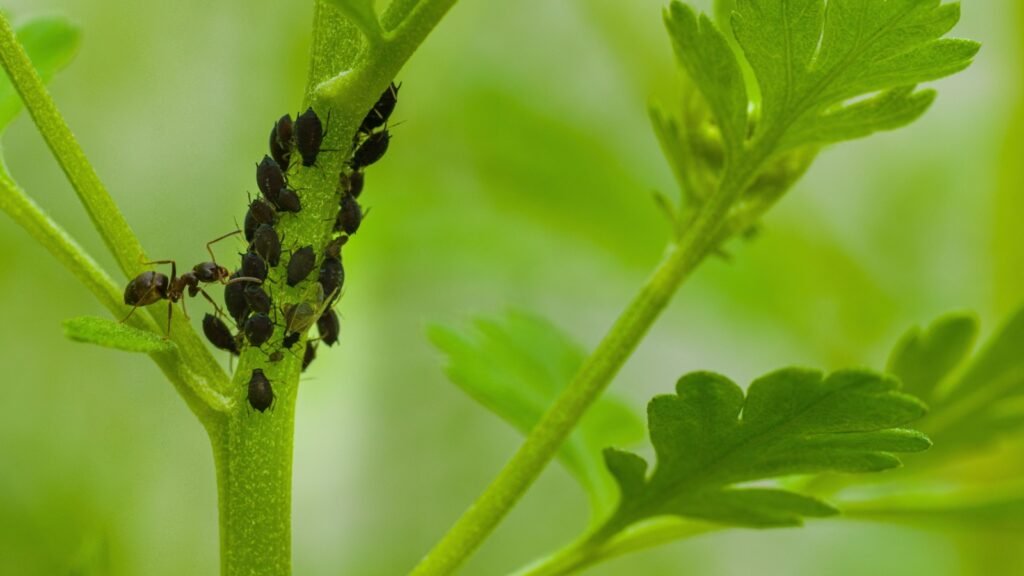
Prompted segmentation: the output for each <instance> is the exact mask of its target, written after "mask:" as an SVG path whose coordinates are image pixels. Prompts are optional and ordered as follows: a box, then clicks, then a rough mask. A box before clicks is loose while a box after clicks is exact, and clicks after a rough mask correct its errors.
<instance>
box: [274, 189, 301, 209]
mask: <svg viewBox="0 0 1024 576" xmlns="http://www.w3.org/2000/svg"><path fill="white" fill-rule="evenodd" d="M277 209H278V210H280V211H281V212H298V211H299V210H302V203H301V202H299V194H298V193H297V192H296V191H295V190H292V189H291V188H281V190H280V192H279V193H278V195H277Z"/></svg>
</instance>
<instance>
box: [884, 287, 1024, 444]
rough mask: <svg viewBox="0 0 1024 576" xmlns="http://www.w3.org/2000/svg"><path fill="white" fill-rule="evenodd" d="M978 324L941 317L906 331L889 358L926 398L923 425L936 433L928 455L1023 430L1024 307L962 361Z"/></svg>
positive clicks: (893, 365) (962, 317)
mask: <svg viewBox="0 0 1024 576" xmlns="http://www.w3.org/2000/svg"><path fill="white" fill-rule="evenodd" d="M976 330H977V328H976V326H975V323H974V321H973V320H971V319H970V317H967V316H963V315H961V316H949V317H947V318H944V319H940V320H938V321H936V323H935V324H933V325H932V327H931V328H929V330H928V331H927V332H926V333H924V334H919V333H917V332H916V331H911V332H910V333H909V334H908V335H906V336H904V338H903V340H901V341H900V344H898V345H897V347H896V350H895V351H894V352H893V355H892V359H891V360H890V369H891V370H893V371H894V373H895V374H896V375H898V376H899V377H901V378H905V379H907V381H908V382H910V385H911V386H913V387H915V388H916V390H917V391H918V392H919V393H921V394H923V395H924V397H926V398H929V399H930V404H931V405H932V408H933V410H932V413H931V414H929V415H928V418H926V419H925V420H924V421H923V422H922V423H921V426H922V429H924V430H926V431H927V432H928V433H929V434H930V435H932V436H933V438H934V439H935V443H936V450H935V453H934V454H931V455H929V457H930V458H932V459H940V458H941V457H944V456H947V455H950V454H954V453H956V452H957V451H962V450H965V449H979V448H982V447H984V446H985V445H986V444H990V443H992V442H993V441H994V440H997V439H999V438H1001V437H1003V436H1005V435H1007V434H1011V433H1015V432H1020V431H1021V430H1024V307H1022V308H1021V309H1019V310H1017V312H1015V313H1014V314H1013V315H1011V316H1010V318H1009V319H1008V320H1007V322H1006V323H1005V324H1004V325H1003V327H1002V328H1001V329H1000V330H999V331H998V332H997V333H996V334H995V335H993V336H992V337H991V338H990V339H989V341H988V342H987V343H986V344H985V346H984V347H983V348H982V349H981V351H980V352H978V353H977V354H976V355H975V356H974V357H973V358H971V359H970V360H969V361H968V362H966V363H965V362H964V358H965V357H966V356H967V355H968V353H969V352H970V349H971V344H972V343H973V341H974V334H975V332H976ZM961 364H965V365H964V366H963V367H962V368H959V369H957V368H958V367H959V366H960V365H961ZM954 369H957V370H956V371H955V372H954ZM943 380H945V382H943ZM940 384H941V385H940Z"/></svg>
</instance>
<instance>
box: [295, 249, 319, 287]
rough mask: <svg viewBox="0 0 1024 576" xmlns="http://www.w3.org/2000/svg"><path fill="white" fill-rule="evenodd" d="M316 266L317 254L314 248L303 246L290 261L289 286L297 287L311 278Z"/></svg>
mask: <svg viewBox="0 0 1024 576" xmlns="http://www.w3.org/2000/svg"><path fill="white" fill-rule="evenodd" d="M315 266H316V252H313V247H312V246H303V247H302V248H299V249H298V250H296V251H295V253H294V254H292V257H291V259H290V260H289V261H288V285H289V286H295V285H296V284H298V283H299V282H302V281H303V280H305V279H306V277H307V276H309V273H310V272H312V271H313V268H314V267H315Z"/></svg>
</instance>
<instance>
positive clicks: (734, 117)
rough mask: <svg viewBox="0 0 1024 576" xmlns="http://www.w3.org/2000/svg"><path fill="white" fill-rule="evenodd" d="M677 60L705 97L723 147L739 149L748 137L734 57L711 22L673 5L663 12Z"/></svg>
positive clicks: (744, 94)
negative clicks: (719, 132) (723, 143)
mask: <svg viewBox="0 0 1024 576" xmlns="http://www.w3.org/2000/svg"><path fill="white" fill-rule="evenodd" d="M665 26H666V27H667V28H668V31H669V35H670V36H671V37H672V46H673V47H674V48H675V51H676V57H677V58H678V59H679V61H680V62H681V63H682V65H683V67H684V68H685V69H686V71H687V72H688V73H689V75H690V77H691V78H692V79H693V82H694V84H695V85H696V86H697V88H698V89H699V90H700V92H701V93H702V94H703V95H704V98H705V100H706V101H707V103H708V106H709V107H710V108H711V110H712V112H713V113H714V116H715V119H716V120H717V121H718V127H719V130H721V133H722V140H723V141H724V142H725V145H726V148H727V149H730V150H737V151H738V150H739V149H740V148H741V147H742V145H743V142H744V141H745V140H746V137H747V90H746V86H745V85H744V82H743V73H742V72H741V71H740V66H739V63H738V62H737V61H736V56H735V54H733V51H732V49H731V48H730V47H729V43H728V41H727V40H726V39H725V36H723V35H722V33H721V32H719V31H718V29H717V28H715V25H714V24H713V23H712V22H711V19H710V18H708V17H707V16H704V15H701V16H699V17H698V16H697V14H696V13H695V12H694V11H693V9H692V8H690V7H689V6H687V5H685V4H682V3H680V2H673V3H672V4H671V5H670V6H669V8H668V10H667V11H666V13H665Z"/></svg>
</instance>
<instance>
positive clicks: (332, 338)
mask: <svg viewBox="0 0 1024 576" xmlns="http://www.w3.org/2000/svg"><path fill="white" fill-rule="evenodd" d="M316 329H317V330H318V331H319V332H320V340H321V341H322V342H323V343H324V344H327V345H328V346H334V345H335V344H337V343H338V333H339V332H340V324H339V322H338V314H337V312H335V311H334V310H333V309H330V310H328V311H327V312H324V313H323V314H322V315H321V316H320V318H319V319H317V321H316Z"/></svg>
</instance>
